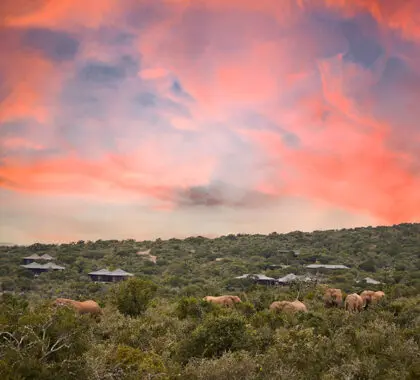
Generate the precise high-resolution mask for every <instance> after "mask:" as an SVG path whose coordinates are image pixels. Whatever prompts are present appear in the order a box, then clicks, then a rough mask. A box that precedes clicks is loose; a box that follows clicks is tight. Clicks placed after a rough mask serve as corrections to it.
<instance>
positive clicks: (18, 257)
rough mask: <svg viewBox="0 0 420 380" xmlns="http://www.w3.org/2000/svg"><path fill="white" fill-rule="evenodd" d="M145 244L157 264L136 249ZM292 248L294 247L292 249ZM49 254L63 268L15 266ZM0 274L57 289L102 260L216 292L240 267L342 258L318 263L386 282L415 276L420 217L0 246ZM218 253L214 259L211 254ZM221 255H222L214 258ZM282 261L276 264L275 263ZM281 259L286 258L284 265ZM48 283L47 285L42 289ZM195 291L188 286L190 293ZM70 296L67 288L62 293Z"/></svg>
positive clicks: (253, 269) (13, 286)
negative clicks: (337, 226)
mask: <svg viewBox="0 0 420 380" xmlns="http://www.w3.org/2000/svg"><path fill="white" fill-rule="evenodd" d="M146 250H150V255H153V256H156V257H157V260H156V264H154V263H153V262H151V261H149V260H148V259H147V256H146V257H144V256H141V255H138V254H137V253H138V252H139V251H146ZM293 250H297V251H299V255H295V254H293V252H292V251H293ZM33 253H38V254H40V255H41V254H45V253H46V254H49V255H51V256H53V257H54V258H55V262H56V263H57V264H60V265H63V266H65V268H66V270H65V271H64V272H62V273H48V274H43V275H41V276H40V277H38V278H35V279H34V278H32V277H33V276H32V275H31V274H30V272H28V270H26V269H24V268H21V267H20V266H19V264H22V258H23V257H25V256H29V255H31V254H33ZM0 255H1V256H0V259H1V269H0V280H1V286H2V289H3V290H9V291H35V292H37V291H42V293H43V294H48V293H57V290H58V292H60V291H62V290H64V289H66V292H68V291H69V289H67V288H69V287H70V285H72V287H74V284H72V283H73V282H74V283H80V284H82V283H83V282H87V283H89V282H90V279H89V277H88V276H87V273H89V272H91V271H93V270H97V269H101V268H108V267H109V268H122V269H124V270H126V271H128V272H131V273H133V274H134V275H136V276H142V277H146V278H149V279H152V280H153V281H155V282H156V283H158V284H160V285H162V286H165V287H168V291H171V292H172V293H174V294H178V293H183V292H185V291H187V292H189V293H190V292H193V293H194V291H193V290H191V288H194V287H195V288H196V293H198V295H201V294H203V295H204V293H206V292H209V291H213V292H215V291H216V292H217V291H221V290H222V289H224V288H225V287H226V286H228V285H229V284H230V283H231V280H232V279H233V278H234V277H236V276H240V275H242V274H245V273H258V274H259V273H261V274H266V275H267V276H269V277H275V278H278V277H280V276H284V275H286V274H288V273H295V274H305V273H308V272H310V271H308V270H307V269H306V268H305V265H308V264H312V263H321V264H344V265H346V266H348V267H349V268H350V270H346V271H323V272H324V278H325V280H326V281H327V282H329V283H332V284H336V285H340V286H341V287H342V288H344V289H345V290H346V291H350V290H352V288H353V287H354V286H355V280H358V279H363V278H365V277H373V278H375V279H376V280H379V281H381V282H385V283H386V284H388V285H392V284H404V285H415V286H419V284H420V224H401V225H396V226H393V227H377V228H370V227H369V228H356V229H348V230H344V229H343V230H336V231H315V232H313V233H302V232H292V233H288V234H277V233H272V234H270V235H228V236H223V237H219V238H216V239H208V238H203V237H191V238H187V239H184V240H179V239H170V240H159V239H158V240H156V241H134V240H124V241H116V240H104V241H103V240H98V241H96V242H83V241H79V242H77V243H71V244H61V245H43V244H34V245H31V246H27V247H23V246H15V247H0ZM216 259H219V260H216ZM220 259H222V260H220ZM281 266H283V267H281ZM284 266H288V267H287V268H285V267H284ZM47 289H48V292H46V291H47ZM194 294H195V293H194ZM68 295H69V296H71V295H72V294H68Z"/></svg>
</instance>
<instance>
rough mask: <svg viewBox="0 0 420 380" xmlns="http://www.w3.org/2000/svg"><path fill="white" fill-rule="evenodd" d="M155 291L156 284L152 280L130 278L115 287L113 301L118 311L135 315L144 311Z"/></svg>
mask: <svg viewBox="0 0 420 380" xmlns="http://www.w3.org/2000/svg"><path fill="white" fill-rule="evenodd" d="M156 291H157V286H156V284H154V283H153V282H151V281H149V280H142V279H140V278H130V279H129V280H127V281H123V282H122V283H120V284H119V285H118V287H117V288H116V289H115V291H114V299H113V302H114V304H115V305H116V306H117V308H118V310H119V311H120V313H122V314H124V315H129V316H131V317H136V316H138V315H141V314H142V313H144V312H145V311H146V309H147V307H148V305H149V303H150V301H151V300H152V299H153V297H154V296H155V293H156Z"/></svg>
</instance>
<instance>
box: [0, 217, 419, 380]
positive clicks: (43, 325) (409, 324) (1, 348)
mask: <svg viewBox="0 0 420 380" xmlns="http://www.w3.org/2000/svg"><path fill="white" fill-rule="evenodd" d="M419 247H420V227H419V225H409V224H407V225H400V226H394V227H389V228H384V227H378V228H363V229H353V230H340V231H317V232H314V233H312V234H308V233H301V232H295V233H291V234H285V235H281V234H275V233H273V234H270V235H269V236H262V235H229V236H225V237H221V238H218V239H207V238H203V237H195V238H188V239H185V240H179V239H170V240H168V241H162V240H157V241H155V242H136V241H134V240H124V241H121V242H118V241H103V240H100V241H97V242H78V243H72V244H62V245H60V246H57V245H43V244H35V245H32V246H30V247H18V246H16V247H6V248H4V247H2V248H0V253H1V255H0V264H1V268H2V270H1V271H0V276H1V288H2V291H3V293H2V295H1V305H0V379H2V380H3V379H4V380H8V379H13V380H20V379H33V380H37V379H39V380H41V379H54V380H56V379H57V378H59V379H64V380H67V379H94V380H102V379H105V380H114V379H115V380H117V379H118V380H119V379H121V380H122V379H165V380H173V379H193V380H194V379H197V380H198V379H204V380H216V379H233V380H235V379H238V380H239V379H255V380H268V379H280V380H281V379H287V380H298V379H299V380H301V379H314V380H317V379H319V380H333V379H334V380H335V379H348V380H358V379H363V380H376V379H379V380H382V379H383V380H385V379H386V380H388V379H401V380H414V379H419V378H420V348H419V344H420V296H419V293H420V292H419V291H420V282H419V277H420V276H419V265H418V263H419V261H418V255H419V253H420V252H419ZM145 249H151V250H152V251H151V253H152V254H153V255H157V256H158V265H155V264H153V263H150V262H147V261H145V259H144V258H142V257H139V256H138V255H136V252H137V251H138V250H145ZM291 249H292V250H293V249H300V255H295V254H294V253H293V252H291V251H290V250H291ZM30 252H37V253H38V254H43V253H48V254H50V255H51V256H53V257H56V258H57V259H58V258H59V260H57V261H58V263H64V265H65V266H66V270H65V271H64V272H57V273H44V274H41V275H40V276H37V277H34V276H33V275H32V274H31V273H29V272H27V271H25V270H24V269H23V268H21V267H19V263H20V260H21V258H22V257H24V256H27V255H28V254H30ZM219 258H222V260H217V261H216V259H219ZM308 262H321V263H322V262H328V263H344V264H346V265H349V266H350V267H351V269H350V270H347V271H334V272H328V271H323V275H322V277H320V282H321V283H318V284H315V283H300V282H297V283H295V284H291V285H290V286H275V287H271V286H264V285H257V284H255V283H253V282H252V281H240V280H237V279H234V277H235V276H238V275H239V274H242V273H265V274H266V275H268V276H272V277H280V276H284V275H285V274H288V273H291V272H294V273H296V274H305V273H307V270H306V269H305V267H304V265H306V264H307V263H308ZM159 263H160V264H159ZM162 263H164V265H163V264H162ZM102 267H108V268H110V269H111V268H117V267H119V268H124V269H125V270H127V271H130V272H132V273H134V274H135V275H136V277H134V278H131V279H129V280H127V281H124V282H121V283H117V284H100V283H98V284H97V283H93V282H90V280H89V278H88V277H87V276H86V273H87V271H89V270H93V269H98V268H102ZM4 268H6V269H4ZM372 269H374V270H375V272H373V271H372ZM367 276H372V277H375V279H378V280H380V281H382V284H379V285H366V284H365V283H364V282H363V281H361V280H362V279H363V278H364V277H367ZM356 280H357V281H356ZM328 286H333V287H340V288H341V289H342V290H343V293H344V294H349V293H353V292H358V293H360V292H361V291H362V290H364V289H373V290H383V291H385V293H386V299H385V300H383V301H382V302H381V303H380V304H377V305H371V306H370V307H369V308H367V309H366V310H363V311H362V312H361V313H356V314H351V313H348V312H346V311H345V310H344V309H343V308H329V309H326V308H325V307H324V303H323V299H322V297H323V294H324V291H325V288H326V287H328ZM220 294H237V295H238V296H240V298H241V299H242V303H239V304H236V305H235V306H234V307H232V308H224V307H221V306H219V305H214V304H212V303H208V302H206V301H203V296H205V295H220ZM60 296H61V297H67V298H74V299H78V300H83V299H94V300H96V301H97V302H98V303H99V304H100V305H101V306H102V307H103V315H102V317H101V319H100V321H96V320H95V319H93V318H90V316H89V315H78V314H76V313H75V312H74V311H73V310H72V309H68V308H54V307H51V300H52V299H54V298H56V297H60ZM296 298H299V299H300V300H302V301H303V302H304V303H305V304H306V305H307V307H308V313H303V314H302V313H298V314H294V315H287V314H282V313H274V312H271V311H270V310H269V309H268V308H269V305H270V304H271V302H273V301H275V300H294V299H296Z"/></svg>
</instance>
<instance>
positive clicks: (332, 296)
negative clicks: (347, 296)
mask: <svg viewBox="0 0 420 380" xmlns="http://www.w3.org/2000/svg"><path fill="white" fill-rule="evenodd" d="M324 304H325V307H334V306H337V307H340V306H341V305H342V304H343V294H342V293H341V289H334V288H328V289H327V290H326V291H325V294H324Z"/></svg>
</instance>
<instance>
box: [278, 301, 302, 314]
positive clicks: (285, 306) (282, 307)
mask: <svg viewBox="0 0 420 380" xmlns="http://www.w3.org/2000/svg"><path fill="white" fill-rule="evenodd" d="M270 310H273V311H277V312H283V311H284V312H286V313H296V312H303V313H307V312H308V309H307V308H306V306H305V304H304V303H303V302H300V301H298V300H295V301H274V302H273V303H272V304H271V305H270Z"/></svg>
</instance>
